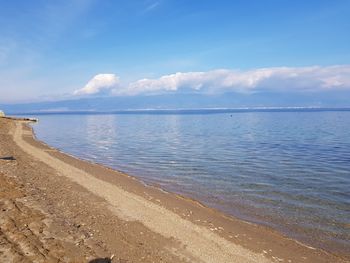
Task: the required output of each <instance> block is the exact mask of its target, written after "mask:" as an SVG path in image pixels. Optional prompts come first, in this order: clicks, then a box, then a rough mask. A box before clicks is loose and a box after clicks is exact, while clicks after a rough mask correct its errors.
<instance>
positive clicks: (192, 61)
mask: <svg viewBox="0 0 350 263" xmlns="http://www.w3.org/2000/svg"><path fill="white" fill-rule="evenodd" d="M0 25H1V27H0V92H1V97H0V102H20V101H40V100H46V99H60V98H70V97H74V96H77V95H80V96H82V95H90V93H92V94H98V93H99V92H100V91H101V90H102V89H103V91H106V90H107V91H108V92H107V93H110V95H114V96H118V95H120V94H121V95H125V94H127V95H137V94H139V93H145V92H153V93H154V92H160V91H162V92H166V91H169V90H171V91H174V90H175V91H177V90H182V89H183V88H184V87H183V86H186V85H187V86H190V87H191V90H195V91H197V90H202V89H203V90H205V91H206V92H208V90H209V91H210V92H213V90H214V89H213V88H212V86H216V85H217V86H219V88H220V87H221V86H223V87H226V88H227V87H228V86H229V89H230V90H232V89H233V90H244V91H245V92H246V91H247V90H248V91H251V90H252V88H251V86H253V88H254V90H258V88H259V85H262V83H263V85H264V86H273V85H276V86H281V85H283V81H285V80H286V78H287V80H288V81H289V80H290V76H291V75H293V81H292V82H291V83H294V85H296V86H303V85H304V84H303V83H305V79H306V81H307V82H308V83H310V85H311V86H315V85H320V86H324V87H326V88H333V87H335V89H334V92H337V89H338V88H339V87H340V88H341V89H348V88H350V87H349V86H350V84H349V83H350V79H349V78H347V77H346V76H348V75H349V72H350V71H349V70H350V66H349V65H350V44H349V43H350V33H349V32H350V1H348V0H334V1H329V0H324V1H323V0H318V1H313V0H308V1H299V0H295V1H287V0H266V1H262V0H255V1H253V0H251V1H249V0H248V1H247V0H246V1H233V0H231V1H203V0H202V1H196V0H193V1H189V0H176V1H175V0H140V1H108V0H105V1H97V0H96V1H94V0H87V1H83V0H70V1H15V0H14V1H1V2H0ZM334 66H336V68H334ZM262 68H263V77H261V71H259V70H260V69H262ZM276 68H277V69H276ZM310 68H313V70H311V71H312V72H311V73H309V72H310ZM218 70H225V72H226V73H225V74H224V73H222V72H221V71H219V73H218ZM177 72H181V74H183V75H174V74H175V73H177ZM198 72H201V73H204V74H202V75H201V74H196V73H198ZM213 72H214V73H213ZM237 72H238V73H237ZM236 73H237V74H238V75H237V74H236ZM286 74H287V75H288V77H286V76H287V75H286ZM295 75H297V76H296V77H295ZM232 78H234V81H232ZM242 78H244V80H242ZM257 78H258V80H257ZM270 78H271V81H270V82H269V81H267V80H269V79H270ZM296 78H298V79H296ZM144 79H147V80H146V81H143V82H142V80H144ZM223 79H226V80H228V79H229V80H230V81H229V82H230V83H229V84H227V83H228V81H224V80H223ZM252 79H253V82H252ZM140 81H141V82H140ZM169 81H171V82H174V81H175V82H176V83H177V84H176V85H175V86H172V85H170V84H168V82H169ZM254 81H255V82H254ZM276 81H277V82H278V85H277V84H276ZM179 83H180V84H179ZM329 83H332V84H329ZM141 84H142V85H141ZM182 85H183V86H182ZM225 85H226V86H225ZM230 85H231V86H230ZM327 85H328V86H327ZM163 86H164V87H165V88H163ZM209 86H210V87H209ZM287 86H288V85H287ZM304 86H305V85H304ZM304 86H303V87H304ZM89 87H90V88H89ZM203 87H205V88H203ZM291 88H293V87H291ZM297 89H298V90H300V89H299V87H297ZM304 89H309V87H306V88H305V87H304V88H303V89H302V90H304ZM86 91H89V92H86ZM95 91H96V92H95ZM109 91H111V92H109ZM136 91H137V92H136ZM103 94H106V92H103Z"/></svg>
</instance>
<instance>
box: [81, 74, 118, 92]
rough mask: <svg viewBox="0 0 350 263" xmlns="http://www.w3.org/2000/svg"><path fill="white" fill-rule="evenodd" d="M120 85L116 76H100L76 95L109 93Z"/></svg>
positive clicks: (94, 78)
mask: <svg viewBox="0 0 350 263" xmlns="http://www.w3.org/2000/svg"><path fill="white" fill-rule="evenodd" d="M118 85H119V77H118V76H116V75H114V74H98V75H96V76H95V77H93V78H92V79H91V80H90V81H89V82H88V83H87V84H86V85H85V87H84V88H82V89H79V90H76V91H75V92H74V95H97V94H102V93H109V92H111V91H112V90H113V89H115V88H116V87H117V86H118Z"/></svg>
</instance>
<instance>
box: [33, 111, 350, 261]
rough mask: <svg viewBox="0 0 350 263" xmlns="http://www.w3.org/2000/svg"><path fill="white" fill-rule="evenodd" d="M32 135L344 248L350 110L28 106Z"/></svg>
mask: <svg viewBox="0 0 350 263" xmlns="http://www.w3.org/2000/svg"><path fill="white" fill-rule="evenodd" d="M34 115H35V117H37V118H38V119H39V122H38V123H37V124H34V125H33V128H34V131H35V134H36V136H37V138H38V139H39V140H41V141H43V142H45V143H47V144H49V145H51V146H53V147H55V148H58V149H59V150H61V151H64V152H66V153H68V154H72V155H74V156H76V157H79V158H81V159H84V160H88V161H92V162H95V163H99V164H103V165H105V166H108V167H111V168H113V169H116V170H119V171H123V172H125V173H128V174H130V175H132V176H134V177H136V178H139V179H140V180H141V181H143V182H144V183H145V184H147V185H152V186H157V187H160V188H162V189H164V190H166V191H170V192H175V193H178V194H181V195H184V196H187V197H190V198H194V199H197V200H199V201H200V202H201V203H203V204H205V205H207V206H209V207H213V208H215V209H218V210H220V211H222V212H224V213H226V214H229V215H232V216H235V217H237V218H240V219H242V220H246V221H249V222H253V223H256V224H261V225H265V226H267V227H270V228H272V229H275V230H278V231H280V232H282V233H283V234H284V235H286V236H288V237H290V238H293V239H296V240H299V241H301V242H303V243H305V244H308V245H309V246H313V247H319V248H322V249H325V250H328V251H331V252H332V253H340V254H347V255H349V254H350V111H349V110H346V109H340V110H336V109H331V110H329V109H317V110H315V109H287V110H286V109H273V110H264V109H260V110H259V109H258V110H246V109H238V110H234V109H216V110H215V109H214V110H208V109H202V110H183V111H182V110H176V111H172V110H169V111H159V110H140V111H118V112H113V113H94V112H70V113H54V114H34Z"/></svg>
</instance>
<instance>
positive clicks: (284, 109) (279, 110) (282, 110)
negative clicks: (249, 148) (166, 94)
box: [8, 107, 350, 116]
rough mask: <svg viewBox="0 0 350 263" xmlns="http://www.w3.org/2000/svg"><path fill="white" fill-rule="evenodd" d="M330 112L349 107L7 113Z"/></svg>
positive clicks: (16, 113)
mask: <svg viewBox="0 0 350 263" xmlns="http://www.w3.org/2000/svg"><path fill="white" fill-rule="evenodd" d="M327 111H329V112H332V111H350V107H341V108H332V107H252V108H250V107H247V108H194V109H125V110H113V111H94V110H76V111H50V110H47V111H29V112H9V113H8V114H9V115H14V116H17V115H30V116H32V115H60V114H61V115H64V114H66V115H74V114H94V115H104V114H184V115H185V114H220V113H246V112H327Z"/></svg>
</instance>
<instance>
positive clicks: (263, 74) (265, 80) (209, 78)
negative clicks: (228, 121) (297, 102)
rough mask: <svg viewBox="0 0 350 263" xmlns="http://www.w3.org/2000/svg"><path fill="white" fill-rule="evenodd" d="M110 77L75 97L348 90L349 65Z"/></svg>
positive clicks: (95, 81) (104, 76)
mask: <svg viewBox="0 0 350 263" xmlns="http://www.w3.org/2000/svg"><path fill="white" fill-rule="evenodd" d="M118 84H119V78H118V77H117V76H116V75H113V74H99V75H96V76H95V77H94V78H93V79H92V80H91V81H90V82H89V83H88V84H87V85H86V86H85V87H84V88H83V89H81V90H79V91H76V92H75V94H96V93H99V92H100V91H101V90H104V89H108V90H110V91H111V93H112V94H113V95H139V94H162V93H169V92H199V93H207V94H215V93H224V92H229V91H234V92H239V93H255V92H261V91H275V92H298V91H300V92H302V91H316V92H317V91H322V90H339V89H350V65H342V66H329V67H320V66H313V67H299V68H292V67H275V68H261V69H254V70H247V71H242V70H228V69H219V70H212V71H207V72H185V73H182V72H178V73H175V74H170V75H164V76H161V77H159V78H156V79H140V80H137V81H135V82H131V83H129V84H126V85H123V86H122V85H118Z"/></svg>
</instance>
